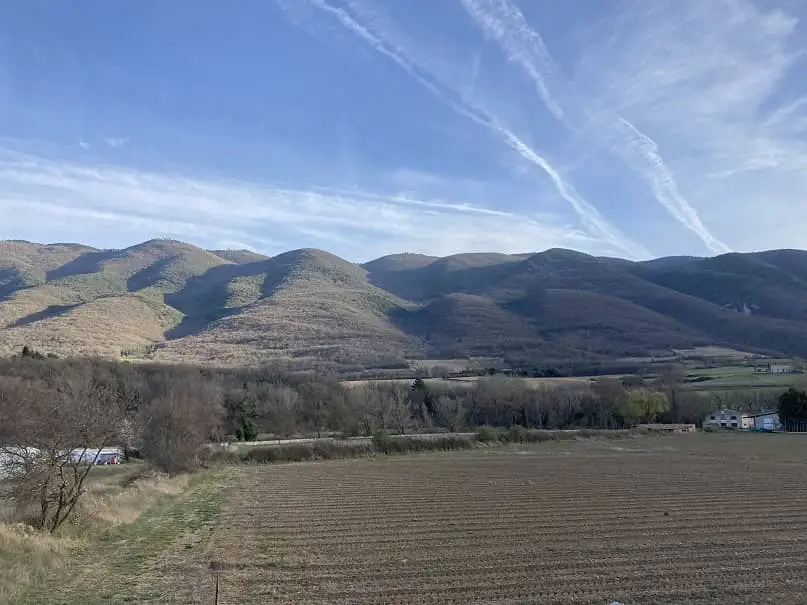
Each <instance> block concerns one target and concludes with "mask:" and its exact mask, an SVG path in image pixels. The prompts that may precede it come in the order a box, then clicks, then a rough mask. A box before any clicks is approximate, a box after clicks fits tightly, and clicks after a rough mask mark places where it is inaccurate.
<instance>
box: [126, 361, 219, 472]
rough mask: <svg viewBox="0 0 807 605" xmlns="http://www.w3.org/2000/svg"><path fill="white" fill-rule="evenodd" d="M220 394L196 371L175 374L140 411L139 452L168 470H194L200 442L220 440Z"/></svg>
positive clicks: (196, 464) (216, 387)
mask: <svg viewBox="0 0 807 605" xmlns="http://www.w3.org/2000/svg"><path fill="white" fill-rule="evenodd" d="M222 400H223V394H222V391H221V388H220V386H219V385H217V384H215V383H212V381H207V382H204V381H202V380H200V379H199V376H198V374H192V373H189V374H187V375H185V376H181V377H177V378H176V379H175V380H174V381H173V382H171V383H169V384H167V385H165V386H164V387H163V389H162V392H161V393H160V394H159V395H158V396H157V397H156V398H155V399H154V400H153V401H152V402H151V403H150V404H149V405H147V406H145V407H144V408H143V410H142V411H141V423H142V424H141V425H142V427H143V428H142V434H143V454H144V456H145V458H146V460H147V461H149V463H151V464H152V465H153V466H155V467H156V468H158V469H160V470H162V471H165V472H167V473H169V474H176V473H181V472H186V471H191V470H194V469H195V468H196V467H197V466H198V464H199V454H200V451H201V448H202V446H203V445H204V444H205V443H207V442H210V441H217V440H220V439H221V437H222V435H221V427H222V421H223V416H224V413H223V407H222Z"/></svg>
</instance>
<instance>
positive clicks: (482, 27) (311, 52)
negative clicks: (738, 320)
mask: <svg viewBox="0 0 807 605" xmlns="http://www.w3.org/2000/svg"><path fill="white" fill-rule="evenodd" d="M805 18H807V6H806V5H804V3H802V2H799V1H797V0H709V1H708V2H705V1H704V0H654V1H653V2H646V1H645V0H625V1H614V2H601V1H599V0H577V1H575V2H556V1H555V0H520V1H512V0H429V2H401V1H398V0H241V1H240V2H237V3H234V2H229V3H228V2H222V1H216V2H213V1H211V0H193V1H189V0H187V1H186V0H176V1H173V2H162V1H157V0H138V1H136V2H135V1H129V2H108V1H105V0H85V1H83V2H51V1H49V0H26V2H14V1H13V0H0V238H8V239H29V240H34V241H41V242H54V241H80V242H82V243H87V244H91V245H95V246H99V247H123V246H127V245H131V244H133V243H137V242H139V241H142V240H145V239H149V238H152V237H158V236H159V237H175V238H177V239H181V240H185V241H189V242H191V243H194V244H197V245H201V246H205V247H210V248H213V247H230V248H241V247H247V248H251V249H254V250H258V251H261V252H264V253H268V254H274V253H278V252H281V251H284V250H288V249H291V248H299V247H318V248H324V249H327V250H329V251H331V252H334V253H336V254H339V255H342V256H344V257H345V258H348V259H350V260H355V261H363V260H368V259H370V258H374V257H377V256H380V255H383V254H388V253H394V252H400V251H411V252H422V253H430V254H439V255H444V254H452V253H458V252H470V251H503V252H524V251H537V250H543V249H546V248H550V247H567V248H574V249H578V250H582V251H585V252H590V253H596V254H607V255H615V256H623V257H630V258H644V257H650V256H660V255H669V254H697V255H705V254H716V253H721V252H725V251H730V250H739V251H746V250H758V249H767V248H781V247H794V248H807V229H805V226H804V225H805V222H804V218H803V217H805V216H807V54H805V52H804V51H805V50H807V26H805V24H804V22H803V21H804V19H805Z"/></svg>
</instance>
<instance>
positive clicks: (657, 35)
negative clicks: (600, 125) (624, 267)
mask: <svg viewBox="0 0 807 605" xmlns="http://www.w3.org/2000/svg"><path fill="white" fill-rule="evenodd" d="M777 4H778V5H779V7H778V8H777V6H776V5H777ZM799 6H800V5H799V4H796V3H784V2H780V3H777V2H759V1H756V2H753V1H750V0H715V1H713V2H701V1H699V0H680V1H679V0H660V1H658V2H654V3H653V4H652V6H650V5H645V4H642V3H640V2H636V1H626V2H622V3H621V4H620V7H619V10H616V11H614V16H613V17H612V18H610V19H608V20H607V21H605V22H603V23H602V24H601V25H602V29H601V31H600V32H599V33H600V35H599V37H598V40H599V41H601V42H602V43H601V44H597V45H596V46H595V45H592V46H591V47H589V48H586V49H585V50H584V51H583V53H582V56H581V60H580V63H579V67H578V70H577V73H576V74H575V76H576V77H575V85H576V86H577V87H578V88H579V89H580V90H583V91H585V94H586V97H587V98H588V99H589V100H590V103H592V104H595V105H597V106H606V107H609V108H611V109H613V110H614V111H615V112H617V113H618V114H619V115H620V116H625V119H626V120H627V119H629V120H630V123H631V124H632V125H636V128H637V129H638V128H641V130H642V131H643V132H651V133H653V139H654V140H655V141H657V142H658V145H659V146H660V147H662V148H663V149H664V150H665V151H664V155H665V159H666V160H667V164H669V165H670V170H671V171H672V172H674V173H675V177H676V184H677V186H678V188H680V189H685V190H686V191H687V192H688V195H687V197H688V199H689V200H690V201H691V202H692V203H693V205H694V206H696V207H698V209H699V210H700V213H699V214H700V216H702V217H705V220H706V221H707V222H708V223H709V224H710V225H712V226H713V227H715V228H716V229H719V230H720V232H722V233H726V234H728V235H729V237H730V239H731V241H732V242H733V244H734V247H736V248H740V249H760V248H771V247H777V246H791V247H798V246H802V247H804V246H805V245H806V244H807V240H805V238H804V237H803V235H801V234H800V233H799V231H798V228H796V227H795V226H794V225H793V223H792V217H793V216H800V215H804V214H805V213H807V171H806V170H805V168H807V78H805V75H807V63H805V51H807V36H806V35H805V30H804V25H803V24H802V23H801V22H800V18H802V19H803V18H804V17H807V11H804V7H803V6H802V7H801V14H799V12H798V11H799ZM638 142H639V143H642V144H645V143H644V142H643V139H642V138H641V137H639V139H638ZM656 152H657V154H658V153H659V152H658V150H657V149H656ZM659 155H660V154H659ZM662 176H663V174H662Z"/></svg>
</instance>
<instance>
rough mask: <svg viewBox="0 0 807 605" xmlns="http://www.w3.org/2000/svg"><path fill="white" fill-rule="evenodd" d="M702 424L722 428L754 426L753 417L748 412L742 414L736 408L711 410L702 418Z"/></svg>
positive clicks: (748, 427)
mask: <svg viewBox="0 0 807 605" xmlns="http://www.w3.org/2000/svg"><path fill="white" fill-rule="evenodd" d="M703 426H704V427H708V426H713V427H720V428H724V429H751V428H754V418H753V416H751V415H750V414H743V413H742V412H738V411H736V410H720V411H717V412H712V413H711V414H709V415H708V416H707V417H706V418H704V420H703Z"/></svg>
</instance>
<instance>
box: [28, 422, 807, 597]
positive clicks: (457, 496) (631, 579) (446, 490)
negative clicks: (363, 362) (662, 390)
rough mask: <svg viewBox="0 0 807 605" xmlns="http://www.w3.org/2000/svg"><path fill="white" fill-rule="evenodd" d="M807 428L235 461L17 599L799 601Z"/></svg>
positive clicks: (806, 560)
mask: <svg viewBox="0 0 807 605" xmlns="http://www.w3.org/2000/svg"><path fill="white" fill-rule="evenodd" d="M805 458H807V436H804V435H762V434H714V435H713V434H693V435H676V436H668V437H637V438H635V439H625V440H617V441H614V440H604V439H603V440H600V439H588V440H578V441H568V442H551V443H543V444H539V445H535V446H511V447H501V448H480V449H476V450H470V451H463V452H445V453H436V454H418V455H406V456H390V457H376V458H367V459H358V460H337V461H327V462H315V463H301V464H277V465H265V466H241V467H231V468H225V469H222V470H220V471H216V472H215V473H213V474H208V475H204V476H202V477H200V478H198V479H197V480H196V481H195V482H193V483H192V484H191V486H190V487H189V488H188V489H187V491H185V492H184V493H183V494H182V495H180V496H177V497H175V498H173V499H170V500H166V501H164V502H162V503H160V504H159V505H157V506H156V507H154V508H153V509H152V510H151V511H149V512H148V513H147V514H145V515H144V516H142V517H141V518H140V519H139V520H138V521H136V522H135V523H133V524H132V525H129V526H125V527H122V528H119V529H117V530H113V531H112V532H111V533H110V535H109V536H108V537H107V538H106V539H105V540H103V541H102V543H101V544H100V545H98V546H97V548H94V549H90V550H88V551H86V552H85V553H84V556H83V557H81V558H78V557H77V558H76V559H75V560H74V561H73V563H72V564H71V565H69V566H68V567H67V568H66V569H65V570H63V572H64V573H62V574H61V578H60V579H53V580H51V581H50V582H46V583H45V584H42V585H39V587H38V588H37V589H36V590H35V591H34V592H35V594H34V593H31V594H28V595H25V596H24V597H23V598H21V599H19V600H18V601H17V603H18V604H19V603H26V604H29V603H30V604H33V603H62V604H71V605H72V604H79V603H81V604H82V605H86V604H88V603H89V604H94V603H97V604H99V605H100V604H101V603H112V602H115V603H172V604H179V603H189V604H190V603H206V602H210V603H213V595H214V582H213V575H212V574H211V573H210V564H211V562H216V565H217V566H218V567H219V568H220V569H221V571H220V595H219V603H220V604H222V605H224V604H229V605H234V604H256V605H257V604H258V603H261V604H263V603H299V604H305V603H334V604H343V603H401V604H402V603H424V604H425V603H436V604H439V603H467V602H472V601H478V602H485V603H540V604H542V605H547V604H552V603H558V604H560V603H564V604H566V603H573V604H574V603H579V604H590V603H608V602H611V601H613V600H617V601H622V602H625V603H643V604H650V603H653V604H655V603H661V604H672V603H696V604H706V603H710V604H718V603H778V604H788V603H793V604H795V603H804V602H805V601H807V510H805V509H804V506H803V502H804V499H805V497H807V468H805V465H804V460H805Z"/></svg>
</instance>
